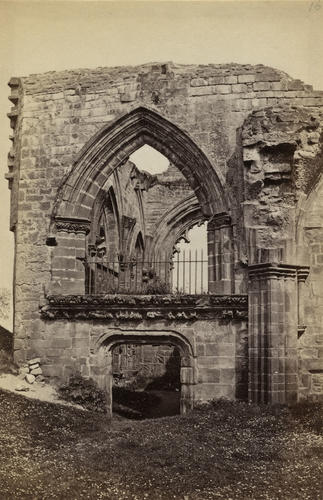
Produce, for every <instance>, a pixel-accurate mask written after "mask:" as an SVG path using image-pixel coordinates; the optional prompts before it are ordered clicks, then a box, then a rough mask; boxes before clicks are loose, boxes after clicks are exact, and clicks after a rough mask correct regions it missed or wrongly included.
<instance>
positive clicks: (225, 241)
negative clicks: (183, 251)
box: [207, 212, 234, 295]
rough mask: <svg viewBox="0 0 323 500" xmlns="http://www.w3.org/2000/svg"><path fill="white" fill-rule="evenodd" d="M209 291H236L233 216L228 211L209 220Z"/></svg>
mask: <svg viewBox="0 0 323 500" xmlns="http://www.w3.org/2000/svg"><path fill="white" fill-rule="evenodd" d="M207 231H208V260H209V264H208V266H209V272H208V278H209V292H210V293H216V294H219V295H221V294H224V295H230V294H232V293H234V254H233V244H232V225H231V217H230V216H229V215H228V214H227V213H224V212H223V213H220V214H216V215H214V216H213V217H212V218H211V219H210V220H209V222H208V227H207Z"/></svg>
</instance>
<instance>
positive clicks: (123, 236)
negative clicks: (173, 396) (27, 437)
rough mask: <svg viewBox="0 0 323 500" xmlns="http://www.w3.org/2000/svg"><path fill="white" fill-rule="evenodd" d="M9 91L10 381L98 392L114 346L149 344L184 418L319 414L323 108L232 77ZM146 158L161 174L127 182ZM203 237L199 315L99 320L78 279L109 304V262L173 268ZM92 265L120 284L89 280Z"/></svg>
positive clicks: (65, 82)
mask: <svg viewBox="0 0 323 500" xmlns="http://www.w3.org/2000/svg"><path fill="white" fill-rule="evenodd" d="M9 86H10V89H11V95H10V97H9V99H10V101H11V102H12V108H11V110H10V111H9V113H8V117H9V120H10V126H11V128H12V135H11V137H10V139H11V141H12V146H11V149H10V152H9V155H8V174H7V179H8V182H9V188H10V189H11V220H10V227H11V229H12V231H14V232H15V254H16V257H15V284H14V286H15V294H14V296H15V307H14V308H15V316H14V336H15V342H14V349H15V359H16V361H17V362H18V363H19V364H20V365H24V363H26V362H27V361H28V360H30V359H32V358H40V368H38V367H34V368H33V370H36V371H37V370H39V369H41V370H42V371H43V375H44V376H47V377H57V378H58V379H64V380H66V378H67V377H68V376H69V375H70V374H71V373H72V372H73V371H79V372H80V373H81V374H82V375H83V376H85V377H93V378H95V379H96V380H97V381H98V383H100V384H101V386H102V387H104V388H105V389H106V390H107V392H109V384H110V382H111V366H112V365H111V349H112V348H113V346H114V345H115V342H121V341H122V339H124V341H125V343H129V342H132V341H134V340H135V341H136V342H138V343H139V344H140V343H141V342H145V343H146V344H147V345H148V344H149V342H150V343H151V342H152V340H154V339H155V340H156V342H157V340H158V342H160V345H161V346H162V349H164V347H163V346H164V344H165V343H167V342H168V343H170V344H171V345H173V346H175V347H178V348H179V350H180V353H181V363H182V367H181V379H182V403H181V405H182V411H183V412H184V411H187V410H188V409H189V408H190V407H191V406H192V405H193V404H194V401H197V400H199V401H201V400H208V399H212V398H214V397H229V398H235V397H241V398H245V399H246V398H247V397H248V394H249V399H250V400H252V401H265V402H282V403H287V402H292V401H295V400H297V399H299V398H301V397H306V398H312V399H313V398H314V399H320V398H322V396H323V393H322V380H321V379H322V373H323V371H322V370H323V367H322V352H321V351H322V349H321V343H320V342H321V341H320V339H321V337H322V334H323V332H322V324H323V312H322V311H323V305H322V304H323V298H322V292H321V287H320V280H321V274H322V266H323V258H322V255H323V247H322V241H323V240H322V227H323V222H322V203H321V199H322V196H321V191H322V170H323V152H322V151H323V148H322V137H323V135H322V130H323V128H322V124H323V92H321V91H314V90H313V89H312V87H311V86H309V85H306V84H304V83H303V82H301V81H300V80H297V79H293V78H291V77H290V76H288V75H287V74H286V73H284V72H283V71H280V70H277V69H274V68H268V67H266V66H262V65H257V66H251V65H247V64H246V65H238V64H220V65H217V64H209V65H198V66H196V65H178V64H174V63H158V64H144V65H141V66H136V67H114V68H98V69H81V70H72V71H63V72H49V73H45V74H42V75H30V76H29V77H21V78H16V77H15V78H12V79H11V80H10V82H9ZM144 144H147V145H149V146H151V147H153V148H155V149H157V150H158V151H159V152H161V153H162V154H164V155H165V156H167V158H168V160H169V164H170V167H169V169H168V171H167V172H166V173H164V174H163V175H161V176H157V178H153V176H151V177H149V176H148V175H145V174H144V173H143V172H139V171H138V169H137V170H135V169H133V165H132V164H131V162H129V156H131V154H132V153H133V152H134V151H136V150H137V149H138V148H140V147H141V146H143V145H144ZM205 221H206V222H207V226H208V255H207V259H208V295H207V297H208V298H207V299H206V298H205V297H203V296H201V297H199V298H198V302H196V301H195V299H196V298H195V299H194V300H193V299H190V298H187V301H188V302H187V303H185V304H184V303H181V302H180V303H178V302H176V301H178V300H179V299H178V297H173V298H172V299H171V300H173V301H174V303H173V304H172V303H171V304H170V303H169V302H167V301H169V300H170V299H167V297H166V298H165V297H164V298H165V301H166V302H165V304H162V303H161V302H158V300H159V299H156V301H157V302H156V304H155V305H154V306H153V305H151V304H150V305H149V306H147V304H144V303H140V304H139V305H138V303H137V302H136V301H137V299H136V298H135V297H132V302H131V301H130V302H128V303H126V304H124V302H123V301H124V300H125V299H124V296H118V294H116V297H117V298H118V300H119V301H120V303H119V305H118V304H114V305H111V304H101V303H100V300H101V299H100V298H98V297H97V295H98V289H95V288H93V287H92V288H91V283H93V279H94V280H96V281H95V283H96V284H97V283H99V282H100V283H101V285H100V286H101V289H99V292H100V293H99V295H100V294H101V295H103V296H104V295H107V293H106V292H107V290H106V289H105V288H104V286H105V285H104V283H105V280H107V276H114V279H119V281H122V276H123V275H122V273H123V272H124V267H123V266H124V264H123V263H122V262H123V261H124V262H126V261H127V259H129V260H131V259H133V258H134V256H135V254H138V253H139V254H140V255H144V254H145V255H149V258H150V259H152V260H153V259H154V258H155V260H157V256H158V255H160V252H161V251H164V252H166V253H167V255H168V256H169V258H170V259H171V256H172V252H173V249H174V245H175V244H176V241H178V240H179V239H180V238H182V237H185V235H186V232H187V230H188V229H189V228H190V227H192V226H193V225H194V224H199V223H201V222H205ZM107 249H110V250H111V251H112V250H113V251H114V252H115V253H117V254H118V256H119V261H118V262H119V264H118V266H120V267H118V271H117V272H118V273H119V274H118V275H117V274H116V271H115V269H112V268H111V267H110V268H109V266H106V267H105V268H104V266H103V267H102V266H101V268H100V269H99V268H98V267H95V266H94V265H92V267H91V265H90V264H89V258H90V256H91V255H92V254H91V252H92V253H93V252H97V253H96V255H97V254H98V253H99V254H100V255H103V254H104V252H106V251H107ZM140 252H141V253H140ZM122 259H123V261H122ZM132 262H134V261H132ZM128 269H130V268H128ZM138 269H139V266H137V270H138ZM139 271H140V272H142V275H144V271H145V273H146V274H145V276H147V275H148V274H149V270H147V269H142V270H140V269H139ZM147 273H148V274H147ZM166 274H167V273H166V272H165V274H164V276H163V279H166ZM116 276H118V277H119V278H118V277H116ZM132 279H134V278H132ZM100 280H101V281H100ZM102 283H103V284H102ZM101 295H100V297H101ZM52 297H54V299H52ZM55 297H56V298H55ZM79 297H81V298H82V299H79ZM161 297H163V295H162V296H161ZM228 297H229V299H228ZM241 297H243V298H242V299H241ZM247 297H248V301H249V305H248V308H249V309H248V314H247V313H246V308H247V302H243V301H244V300H245V301H247ZM277 297H279V300H278V299H277ZM60 298H62V299H60ZM64 298H65V299H64ZM55 300H56V303H55ZM59 300H63V302H62V303H61V304H59V305H57V304H58V302H57V301H59ZM64 300H66V301H69V306H68V307H67V306H66V304H65V305H64ZM79 300H81V304H80V303H79V302H78V301H79ZM93 300H94V301H95V300H97V301H98V303H96V304H94V302H93ZM109 300H110V299H109ZM147 300H148V299H147ZM149 300H150V299H149ZM181 300H182V299H181ZM183 300H184V298H183ZM185 300H186V299H185ZM189 300H193V302H192V303H191V305H190V303H189ZM51 301H52V302H51ZM194 301H195V302H194ZM234 301H236V302H234ZM239 301H240V305H237V304H239ZM242 303H244V305H243V306H241V304H242ZM192 304H193V305H192ZM118 308H119V309H118ZM247 316H248V318H247ZM246 320H248V324H246V323H245V322H246ZM113 332H114V333H113ZM158 332H159V333H158ZM108 334H109V335H108ZM113 335H114V336H113ZM95 339H97V340H98V339H101V340H100V341H99V340H98V345H97V344H95V345H94V344H93V341H95ZM116 339H117V340H116ZM148 340H149V342H148ZM94 343H95V342H94ZM149 345H150V344H149ZM151 345H155V344H154V342H153V344H151ZM35 364H37V363H35ZM184 369H185V370H184ZM37 376H39V374H37ZM248 390H249V393H248Z"/></svg>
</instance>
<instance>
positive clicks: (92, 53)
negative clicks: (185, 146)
mask: <svg viewBox="0 0 323 500" xmlns="http://www.w3.org/2000/svg"><path fill="white" fill-rule="evenodd" d="M322 49H323V0H314V2H312V0H308V1H305V2H303V1H293V0H292V1H287V0H285V1H283V2H277V1H268V2H261V1H253V2H244V1H228V0H226V1H223V2H221V1H209V2H188V1H181V2H175V1H172V2H158V1H151V2H137V1H132V2H123V1H119V2H110V1H101V2H94V1H88V2H87V1H80V2H78V1H73V2H63V1H54V2H47V1H44V0H42V1H41V2H32V1H15V0H11V1H10V2H3V1H1V0H0V130H1V134H0V165H1V167H0V197H1V208H2V209H1V211H0V230H1V238H0V287H2V286H9V287H10V286H11V280H12V279H11V277H12V263H13V242H12V237H11V234H10V233H9V231H8V229H7V228H8V224H9V223H8V218H9V191H8V190H7V182H6V181H5V180H4V179H3V176H4V174H5V172H6V171H7V154H8V151H9V149H10V144H11V143H10V141H9V140H8V136H9V134H10V133H11V129H10V127H9V120H8V118H6V113H8V112H9V110H10V106H11V104H10V102H9V101H8V100H7V97H8V95H9V87H7V83H8V81H9V79H10V77H11V76H24V75H28V74H31V73H41V72H45V71H52V70H64V69H69V68H70V69H72V68H80V67H88V68H95V67H97V66H117V65H136V64H142V63H147V62H153V61H163V62H165V61H174V62H177V63H187V64H189V63H192V64H199V63H202V64H204V63H215V64H216V63H229V62H237V63H250V64H265V65H267V66H272V67H275V68H278V69H281V70H283V71H285V72H287V73H288V74H289V75H290V76H292V77H294V78H300V79H302V80H304V81H305V82H306V83H308V84H312V85H313V86H314V88H316V89H323V63H322V54H323V50H322Z"/></svg>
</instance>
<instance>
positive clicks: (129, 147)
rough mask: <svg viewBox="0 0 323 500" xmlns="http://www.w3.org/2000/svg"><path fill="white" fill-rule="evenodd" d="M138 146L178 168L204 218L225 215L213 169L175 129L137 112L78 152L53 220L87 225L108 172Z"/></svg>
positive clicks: (154, 116) (157, 117)
mask: <svg viewBox="0 0 323 500" xmlns="http://www.w3.org/2000/svg"><path fill="white" fill-rule="evenodd" d="M144 144H148V145H149V146H151V147H153V148H155V149H156V150H157V151H159V152H160V153H162V154H163V155H165V156H166V157H167V158H168V159H169V160H170V161H171V162H172V163H173V164H174V165H175V166H176V167H177V168H179V170H180V171H181V172H182V173H183V175H184V176H185V177H186V179H187V181H188V183H189V184H190V186H191V188H192V189H193V190H194V192H195V194H196V197H197V199H198V201H199V204H200V206H201V210H202V212H203V214H204V215H205V216H206V217H210V216H212V215H213V214H216V213H221V212H226V211H227V209H228V207H227V202H226V197H225V194H224V190H223V186H222V184H221V182H220V180H219V176H218V175H217V173H216V167H215V166H212V165H211V163H210V161H209V160H208V158H207V157H206V155H205V154H204V153H203V151H202V150H201V149H200V148H199V147H198V146H197V145H196V144H195V143H194V142H193V141H192V139H190V137H189V136H188V135H187V134H186V133H185V132H183V131H182V130H180V129H179V128H178V127H177V126H176V125H174V124H173V123H171V122H169V121H168V120H166V119H165V118H163V117H162V116H161V115H159V114H157V113H156V112H154V111H151V110H149V109H146V108H143V107H140V108H137V109H135V110H133V111H131V112H130V113H128V114H127V115H125V116H123V117H121V118H119V119H118V120H117V121H115V122H114V123H112V124H109V125H108V126H105V127H103V129H102V130H101V131H99V132H98V133H97V134H96V135H95V136H94V137H93V138H92V139H91V140H90V141H89V142H88V143H87V144H86V145H85V146H84V147H83V149H82V150H81V152H80V153H79V155H78V157H77V159H76V160H75V162H74V167H73V169H72V171H71V173H70V174H69V176H68V177H67V179H66V180H65V182H64V184H63V185H62V187H61V189H60V191H59V195H58V202H57V204H56V208H55V214H54V216H55V217H58V218H81V219H85V220H86V219H87V220H91V217H92V209H93V204H94V201H95V199H96V197H97V195H98V192H99V190H100V189H102V188H103V187H104V186H105V184H106V182H107V181H108V178H109V176H110V175H111V173H112V172H113V171H114V170H115V169H116V168H117V167H119V166H120V165H122V164H123V163H124V162H125V161H127V159H128V158H129V156H130V155H131V154H132V153H133V152H134V151H136V150H137V149H138V148H140V147H141V146H143V145H144Z"/></svg>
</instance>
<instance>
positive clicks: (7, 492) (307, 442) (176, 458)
mask: <svg viewBox="0 0 323 500" xmlns="http://www.w3.org/2000/svg"><path fill="white" fill-rule="evenodd" d="M321 430H322V407H321V406H319V405H318V404H312V405H310V404H307V405H305V404H304V405H298V406H296V407H294V408H291V409H286V408H273V407H261V408H260V407H257V406H253V405H248V404H246V403H240V402H229V401H218V402H214V403H212V404H210V405H207V406H205V407H201V408H199V409H196V410H194V411H193V412H191V413H190V414H188V415H187V416H175V417H166V418H162V419H155V420H144V421H133V420H132V421H130V420H122V419H120V418H119V419H114V420H112V421H110V422H109V421H108V420H107V419H106V416H105V415H104V414H100V413H94V412H90V411H82V410H78V409H75V408H70V407H63V406H59V405H54V404H50V403H44V402H40V401H37V400H28V399H26V398H23V397H22V396H20V395H16V394H13V393H8V392H5V391H0V445H1V446H0V463H1V467H0V485H1V487H0V498H1V499H6V500H8V499H33V500H37V499H39V500H40V499H46V500H49V499H69V500H72V499H91V500H92V499H93V500H96V499H102V498H105V499H111V500H121V499H133V500H135V499H138V500H141V499H144V498H148V499H150V500H158V499H181V500H207V499H215V498H220V499H225V500H229V499H233V500H238V499H239V500H241V499H270V500H274V499H282V500H283V499H284V500H286V499H290V500H295V499H303V500H306V499H311V500H312V499H319V498H321V491H322V479H321V478H322V476H323V474H322V472H323V470H322V466H321V464H322V458H323V447H322V442H323V439H322V434H321Z"/></svg>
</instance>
